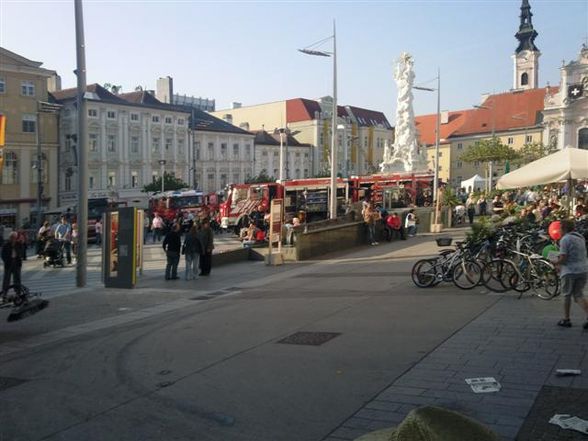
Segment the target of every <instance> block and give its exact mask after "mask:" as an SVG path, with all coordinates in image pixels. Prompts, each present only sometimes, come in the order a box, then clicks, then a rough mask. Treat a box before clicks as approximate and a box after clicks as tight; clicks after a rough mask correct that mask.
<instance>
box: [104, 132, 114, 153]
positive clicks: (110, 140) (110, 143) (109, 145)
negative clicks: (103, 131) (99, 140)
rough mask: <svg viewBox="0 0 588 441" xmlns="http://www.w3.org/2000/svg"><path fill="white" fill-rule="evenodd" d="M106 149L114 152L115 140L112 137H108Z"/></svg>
mask: <svg viewBox="0 0 588 441" xmlns="http://www.w3.org/2000/svg"><path fill="white" fill-rule="evenodd" d="M106 149H107V150H108V151H109V152H111V153H112V152H115V151H116V138H115V136H114V135H108V139H107V141H106Z"/></svg>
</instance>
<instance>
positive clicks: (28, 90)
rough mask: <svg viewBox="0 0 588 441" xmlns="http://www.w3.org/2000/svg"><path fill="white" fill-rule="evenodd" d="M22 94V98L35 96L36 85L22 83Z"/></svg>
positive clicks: (27, 82) (29, 82)
mask: <svg viewBox="0 0 588 441" xmlns="http://www.w3.org/2000/svg"><path fill="white" fill-rule="evenodd" d="M20 94H21V95H22V96H35V83H33V82H32V81H21V83H20Z"/></svg>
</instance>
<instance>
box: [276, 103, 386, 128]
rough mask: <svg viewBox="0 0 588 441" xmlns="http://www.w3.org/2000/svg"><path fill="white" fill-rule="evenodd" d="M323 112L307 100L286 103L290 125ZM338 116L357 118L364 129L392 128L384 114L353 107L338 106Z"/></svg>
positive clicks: (317, 105)
mask: <svg viewBox="0 0 588 441" xmlns="http://www.w3.org/2000/svg"><path fill="white" fill-rule="evenodd" d="M320 111H321V106H320V104H319V102H318V101H315V100H309V99H306V98H294V99H290V100H287V101H286V120H287V122H289V123H293V122H299V121H311V120H313V119H315V113H316V112H320ZM337 115H338V116H340V117H350V116H351V117H355V119H357V121H358V123H359V125H360V126H362V127H366V126H377V125H382V126H384V127H386V128H391V127H392V126H391V125H390V123H389V122H388V120H387V119H386V116H385V115H384V114H383V113H382V112H377V111H375V110H369V109H362V108H360V107H353V106H346V107H344V106H337Z"/></svg>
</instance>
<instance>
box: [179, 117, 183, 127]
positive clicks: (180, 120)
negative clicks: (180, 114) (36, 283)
mask: <svg viewBox="0 0 588 441" xmlns="http://www.w3.org/2000/svg"><path fill="white" fill-rule="evenodd" d="M183 125H184V118H178V126H183Z"/></svg>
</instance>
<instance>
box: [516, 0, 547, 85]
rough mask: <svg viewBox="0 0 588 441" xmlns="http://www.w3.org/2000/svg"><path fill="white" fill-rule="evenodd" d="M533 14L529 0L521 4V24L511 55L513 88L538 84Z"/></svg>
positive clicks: (537, 51) (537, 61)
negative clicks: (516, 45) (516, 43)
mask: <svg viewBox="0 0 588 441" xmlns="http://www.w3.org/2000/svg"><path fill="white" fill-rule="evenodd" d="M532 17H533V14H532V13H531V5H529V0H523V3H522V5H521V24H520V26H519V31H518V32H517V33H516V34H515V37H516V38H517V40H519V45H518V47H517V49H516V51H515V53H514V55H513V56H512V59H513V62H514V72H513V73H514V75H513V89H515V90H516V89H535V88H537V87H538V86H539V57H540V56H541V52H539V49H538V48H537V46H535V38H537V31H536V30H535V29H533V22H532Z"/></svg>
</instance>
